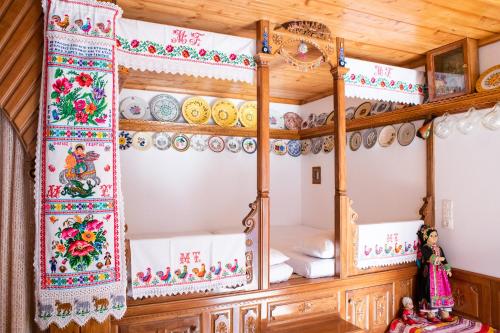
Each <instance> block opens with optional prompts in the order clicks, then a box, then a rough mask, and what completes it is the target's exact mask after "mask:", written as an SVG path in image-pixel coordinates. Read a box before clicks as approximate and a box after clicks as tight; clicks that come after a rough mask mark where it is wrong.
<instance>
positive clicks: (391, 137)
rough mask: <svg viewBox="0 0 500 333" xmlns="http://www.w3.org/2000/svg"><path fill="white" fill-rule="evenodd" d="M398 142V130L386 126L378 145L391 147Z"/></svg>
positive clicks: (379, 137) (380, 135) (381, 132)
mask: <svg viewBox="0 0 500 333" xmlns="http://www.w3.org/2000/svg"><path fill="white" fill-rule="evenodd" d="M395 140H396V128H395V127H394V126H392V125H388V126H385V127H384V128H382V130H381V131H380V134H379V136H378V143H379V145H380V146H382V147H389V146H390V145H392V144H393V143H394V141H395Z"/></svg>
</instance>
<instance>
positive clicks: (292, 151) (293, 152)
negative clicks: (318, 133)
mask: <svg viewBox="0 0 500 333" xmlns="http://www.w3.org/2000/svg"><path fill="white" fill-rule="evenodd" d="M287 148H288V155H290V156H293V157H297V156H300V154H301V153H302V147H301V145H300V140H290V141H288V144H287Z"/></svg>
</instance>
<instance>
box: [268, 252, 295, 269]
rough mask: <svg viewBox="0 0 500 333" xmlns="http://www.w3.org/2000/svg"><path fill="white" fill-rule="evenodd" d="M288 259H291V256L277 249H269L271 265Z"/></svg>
mask: <svg viewBox="0 0 500 333" xmlns="http://www.w3.org/2000/svg"><path fill="white" fill-rule="evenodd" d="M288 259H290V258H288V257H287V256H286V255H284V254H283V253H281V252H280V251H278V250H276V249H273V248H271V250H270V251H269V265H270V266H273V265H278V264H282V263H284V262H285V261H287V260H288Z"/></svg>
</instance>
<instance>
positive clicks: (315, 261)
mask: <svg viewBox="0 0 500 333" xmlns="http://www.w3.org/2000/svg"><path fill="white" fill-rule="evenodd" d="M331 232H332V231H331V230H323V229H317V228H312V227H307V226H304V225H295V226H274V227H271V246H272V247H273V248H276V249H278V250H279V251H281V252H283V253H284V254H285V255H286V256H288V257H290V259H289V260H287V261H286V263H287V264H288V265H290V266H292V268H293V271H294V273H297V274H299V275H302V276H304V277H306V278H310V279H313V278H320V277H328V276H333V275H335V259H334V258H331V259H321V258H315V257H311V256H308V255H305V254H303V253H300V252H298V251H297V250H296V249H295V248H294V246H295V244H297V243H298V242H299V240H300V239H302V238H304V237H309V236H316V235H325V234H326V235H330V234H331Z"/></svg>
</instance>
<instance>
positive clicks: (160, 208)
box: [120, 89, 300, 234]
mask: <svg viewBox="0 0 500 333" xmlns="http://www.w3.org/2000/svg"><path fill="white" fill-rule="evenodd" d="M156 94H158V93H157V92H152V91H140V90H127V89H125V90H123V92H122V93H121V96H120V97H121V99H123V98H125V97H127V96H131V95H135V96H140V97H142V98H143V99H144V100H146V101H149V100H150V99H151V98H152V97H153V96H155V95H156ZM171 95H173V96H174V97H176V98H177V99H178V100H179V101H180V102H181V103H182V101H183V100H184V99H185V98H187V96H186V95H181V94H171ZM206 99H207V101H208V102H209V103H210V104H211V103H212V102H213V100H215V98H213V97H206ZM233 101H234V102H235V103H236V105H237V106H239V105H240V104H241V103H242V101H238V100H233ZM271 108H272V109H273V111H275V112H277V113H280V112H281V113H284V112H286V111H288V110H291V111H296V110H297V106H288V105H280V104H273V105H271ZM120 156H121V161H122V162H121V165H122V167H121V170H122V188H123V196H124V200H125V219H126V223H127V224H128V227H129V233H130V234H138V233H140V234H143V233H154V232H183V231H195V230H214V229H218V228H223V227H234V226H237V227H239V226H241V221H242V219H243V218H244V216H245V215H246V214H247V213H248V212H249V208H248V204H249V203H250V202H252V201H253V200H255V198H256V195H257V192H256V182H257V180H256V179H257V176H256V163H257V161H256V154H252V155H249V154H247V153H245V152H243V151H241V152H239V153H236V154H235V153H231V152H229V151H226V150H225V151H223V152H221V153H214V152H212V151H210V150H206V151H204V152H197V151H194V150H192V149H190V150H188V151H186V152H182V153H181V152H177V151H175V150H174V149H173V148H170V149H168V150H166V151H160V150H158V149H156V148H155V147H152V148H151V149H149V150H148V151H145V152H143V151H137V150H136V149H135V148H133V147H131V148H130V149H128V150H125V151H120ZM299 175H300V162H299V159H296V158H292V157H290V156H276V155H274V154H272V155H271V196H272V202H271V204H272V207H273V211H272V214H271V218H272V219H273V223H276V224H294V223H295V224H298V223H299V220H300V177H299Z"/></svg>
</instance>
